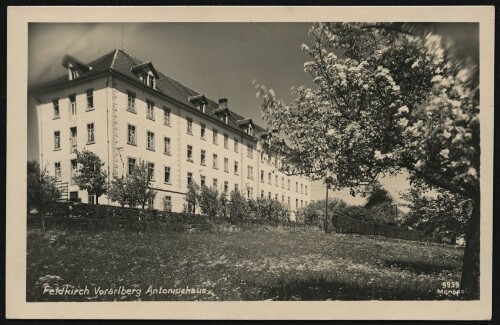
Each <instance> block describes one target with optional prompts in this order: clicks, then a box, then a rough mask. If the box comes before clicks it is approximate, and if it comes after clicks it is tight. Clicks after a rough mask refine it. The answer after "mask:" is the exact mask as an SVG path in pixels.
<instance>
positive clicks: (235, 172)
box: [234, 161, 239, 175]
mask: <svg viewBox="0 0 500 325" xmlns="http://www.w3.org/2000/svg"><path fill="white" fill-rule="evenodd" d="M238 172H239V171H238V162H237V161H235V162H234V174H235V175H238Z"/></svg>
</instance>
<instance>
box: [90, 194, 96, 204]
mask: <svg viewBox="0 0 500 325" xmlns="http://www.w3.org/2000/svg"><path fill="white" fill-rule="evenodd" d="M89 204H95V194H92V195H89Z"/></svg>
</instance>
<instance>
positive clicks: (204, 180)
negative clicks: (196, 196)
mask: <svg viewBox="0 0 500 325" xmlns="http://www.w3.org/2000/svg"><path fill="white" fill-rule="evenodd" d="M206 180H207V177H206V176H205V175H201V176H200V186H201V187H203V186H205V185H206Z"/></svg>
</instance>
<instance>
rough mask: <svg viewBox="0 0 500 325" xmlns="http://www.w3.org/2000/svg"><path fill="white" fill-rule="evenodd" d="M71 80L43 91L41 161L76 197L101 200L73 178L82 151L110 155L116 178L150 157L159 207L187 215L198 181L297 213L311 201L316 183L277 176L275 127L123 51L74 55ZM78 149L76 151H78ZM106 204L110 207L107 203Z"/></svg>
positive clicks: (37, 94)
mask: <svg viewBox="0 0 500 325" xmlns="http://www.w3.org/2000/svg"><path fill="white" fill-rule="evenodd" d="M63 66H64V67H65V68H66V69H67V74H66V75H65V76H64V77H62V78H58V79H56V80H54V81H51V82H48V83H45V84H43V85H42V86H40V87H37V88H35V89H33V90H32V91H31V92H30V95H31V96H32V97H33V98H34V99H35V100H36V103H37V113H38V123H39V125H38V126H39V152H40V159H39V160H40V165H41V166H42V167H46V168H47V169H48V170H49V171H50V172H51V173H52V174H53V175H54V176H55V177H56V178H57V180H58V181H60V186H61V188H62V189H63V192H64V195H65V196H67V199H70V200H77V199H81V201H82V202H93V201H94V200H95V198H93V197H88V195H87V193H86V192H85V191H80V190H79V189H78V186H77V185H76V184H74V182H73V181H72V175H74V174H75V172H76V170H77V165H76V160H75V159H76V154H75V151H76V150H80V151H81V150H83V149H85V150H89V151H92V152H94V153H96V154H97V155H99V157H100V158H101V159H102V161H103V162H104V163H105V168H106V169H107V171H108V174H109V181H111V178H112V177H117V176H120V175H125V174H126V173H128V172H130V170H131V168H133V166H134V164H135V163H137V162H139V160H143V161H145V162H147V163H148V166H149V167H150V173H151V179H152V182H151V187H152V188H153V189H155V190H156V191H157V194H156V197H155V199H154V201H153V202H151V203H152V204H153V206H154V208H156V209H163V208H164V205H165V204H166V205H167V206H170V207H171V209H172V211H181V210H182V209H183V205H184V203H185V194H186V192H187V187H188V183H189V182H191V181H195V182H197V183H198V184H201V185H203V184H205V185H206V186H216V187H217V189H218V190H219V191H226V192H227V193H229V192H231V191H232V190H235V189H236V190H240V191H241V192H242V193H243V194H244V195H245V196H246V197H247V198H253V199H256V198H258V197H269V198H272V199H276V200H278V201H279V202H281V203H283V204H285V205H288V206H289V207H290V210H291V211H295V210H296V209H298V208H300V207H303V206H305V205H307V204H308V202H309V201H310V194H309V193H310V182H309V180H308V179H306V178H303V177H299V176H287V175H285V174H283V173H281V172H279V171H278V170H277V168H276V167H275V166H276V163H278V164H279V161H278V160H277V159H276V158H275V157H272V155H269V153H268V152H267V151H266V150H264V149H263V148H264V147H265V145H263V144H264V141H262V140H263V139H264V137H265V136H266V134H267V131H266V130H265V129H264V128H262V127H260V126H258V125H256V124H255V123H254V122H253V121H252V120H251V119H247V118H244V117H242V116H240V115H238V114H236V113H235V112H234V111H232V110H230V109H229V105H228V101H227V99H220V100H219V101H218V103H216V102H214V101H212V100H210V99H208V98H206V97H205V96H204V95H203V94H200V93H198V92H196V91H194V90H191V89H190V88H188V87H186V86H184V85H182V84H181V83H179V82H177V81H175V80H173V79H172V78H170V77H168V76H166V75H164V74H162V73H161V72H159V71H157V70H156V69H155V67H154V66H153V64H152V63H151V62H146V63H144V62H141V61H140V60H138V59H136V58H134V57H132V56H131V55H129V54H127V53H125V52H123V51H122V50H118V49H117V50H114V51H112V52H110V53H108V54H106V55H104V56H102V57H100V58H97V59H96V60H94V61H92V62H90V63H88V64H85V63H82V62H80V61H79V60H77V59H75V58H73V57H71V56H65V58H64V60H63ZM75 149H76V150H75ZM99 202H100V203H103V202H107V203H109V204H113V202H110V201H109V199H108V198H106V197H101V198H99Z"/></svg>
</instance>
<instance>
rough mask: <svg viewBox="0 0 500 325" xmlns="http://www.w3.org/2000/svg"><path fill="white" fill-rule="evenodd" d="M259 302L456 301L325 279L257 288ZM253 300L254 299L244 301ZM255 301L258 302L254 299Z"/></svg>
mask: <svg viewBox="0 0 500 325" xmlns="http://www.w3.org/2000/svg"><path fill="white" fill-rule="evenodd" d="M260 292H261V295H262V296H261V297H260V299H262V300H266V299H272V300H278V301H289V300H302V301H314V300H458V299H460V298H459V297H456V296H452V297H450V296H446V297H445V296H442V295H438V294H437V292H436V290H435V289H429V288H428V287H427V288H410V289H409V288H389V287H381V286H376V285H371V284H366V285H365V286H362V285H359V284H357V283H345V282H339V281H335V280H328V279H325V278H319V279H310V280H299V279H295V280H288V281H282V280H280V281H278V282H277V283H276V284H275V285H270V286H267V287H262V286H261V291H260ZM243 299H244V300H256V297H244V298H243ZM257 299H258V298H257Z"/></svg>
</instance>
